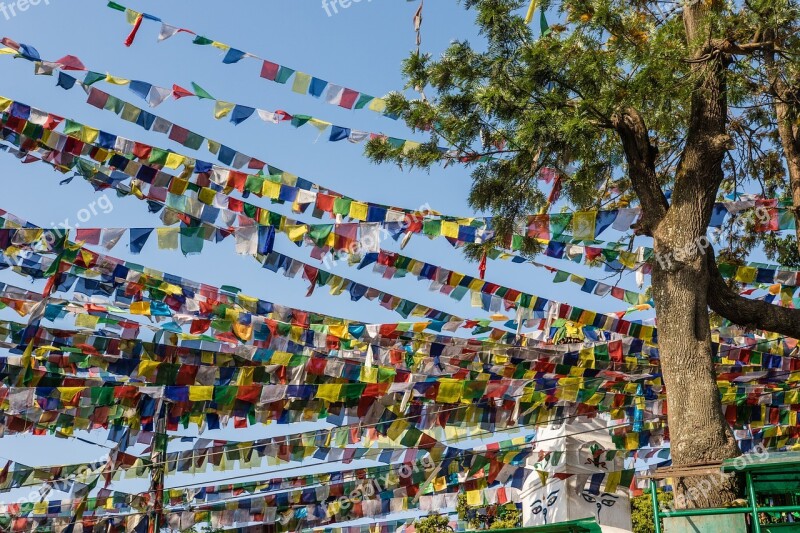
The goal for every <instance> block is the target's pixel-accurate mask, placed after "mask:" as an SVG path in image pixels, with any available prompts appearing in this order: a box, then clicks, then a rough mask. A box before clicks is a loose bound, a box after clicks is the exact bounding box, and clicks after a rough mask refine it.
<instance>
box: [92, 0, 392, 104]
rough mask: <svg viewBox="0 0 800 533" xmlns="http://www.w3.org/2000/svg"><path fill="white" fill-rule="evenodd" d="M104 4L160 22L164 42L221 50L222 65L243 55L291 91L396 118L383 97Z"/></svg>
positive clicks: (134, 19) (134, 17)
mask: <svg viewBox="0 0 800 533" xmlns="http://www.w3.org/2000/svg"><path fill="white" fill-rule="evenodd" d="M108 7H110V8H111V9H114V10H116V11H120V12H122V13H125V15H126V18H127V20H128V22H129V23H131V24H134V25H135V24H136V23H137V21H138V23H139V24H141V20H142V19H146V20H150V21H154V22H160V23H161V31H160V33H159V37H158V40H159V41H164V40H166V39H168V38H170V37H172V36H173V35H175V34H177V33H186V34H189V35H193V36H194V37H193V41H192V42H193V44H196V45H200V46H208V45H210V46H213V47H214V48H216V49H218V50H222V51H224V52H225V57H224V58H223V60H222V62H223V63H224V64H226V65H230V64H235V63H238V62H239V61H241V60H242V59H244V58H248V59H255V60H256V61H259V62H260V63H261V70H260V76H261V77H262V78H264V79H266V80H269V81H272V82H275V83H279V84H281V85H288V86H290V87H291V88H292V91H293V92H296V93H300V94H308V95H310V96H313V97H314V98H318V99H319V98H322V99H324V100H325V102H327V103H328V104H331V105H336V106H339V107H343V108H345V109H369V110H370V111H374V112H376V113H379V114H382V115H384V116H388V117H390V118H393V119H396V118H397V117H396V116H394V115H391V114H388V113H387V112H386V101H385V100H384V99H383V98H377V97H375V96H372V95H369V94H366V93H363V92H360V91H356V90H354V89H349V88H347V87H344V86H341V85H336V84H334V83H330V82H328V81H327V80H324V79H322V78H319V77H316V76H313V75H311V74H307V73H305V72H301V71H298V70H296V69H293V68H289V67H287V66H284V65H279V64H278V63H274V62H272V61H269V60H266V59H262V58H260V57H259V56H258V55H256V54H253V53H250V52H244V51H242V50H239V49H237V48H235V47H232V46H230V45H227V44H224V43H221V42H219V41H216V40H213V39H209V38H207V37H203V36H201V35H199V34H197V33H196V32H194V31H192V30H189V29H185V28H180V27H178V26H173V25H171V24H167V23H166V22H163V21H162V20H161V19H160V18H159V17H157V16H155V15H151V14H148V13H139V12H136V11H133V10H131V9H128V8H127V7H125V6H123V5H121V4H119V3H116V2H109V3H108ZM132 34H133V36H134V37H135V32H132ZM131 42H132V41H131ZM126 44H127V42H126ZM292 78H294V79H293V81H292V83H291V84H289V81H290V80H292Z"/></svg>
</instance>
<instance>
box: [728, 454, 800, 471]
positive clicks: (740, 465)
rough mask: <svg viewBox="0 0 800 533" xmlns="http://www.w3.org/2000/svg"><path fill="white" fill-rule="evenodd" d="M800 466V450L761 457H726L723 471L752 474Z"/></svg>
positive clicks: (790, 469)
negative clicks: (748, 472)
mask: <svg viewBox="0 0 800 533" xmlns="http://www.w3.org/2000/svg"><path fill="white" fill-rule="evenodd" d="M798 467H800V452H771V453H767V454H766V458H764V459H759V458H758V457H756V456H754V455H752V454H751V455H743V456H741V457H736V458H734V459H726V460H725V461H724V462H723V463H722V471H723V472H747V471H750V472H751V473H752V474H757V473H762V472H771V471H780V472H787V471H789V472H790V471H792V470H793V469H796V468H798Z"/></svg>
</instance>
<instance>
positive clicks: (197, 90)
mask: <svg viewBox="0 0 800 533" xmlns="http://www.w3.org/2000/svg"><path fill="white" fill-rule="evenodd" d="M192 89H193V90H194V94H195V95H196V96H197V97H198V98H205V99H206V100H216V98H214V97H213V96H211V95H210V94H208V92H206V90H205V89H203V88H202V87H200V86H199V85H197V84H196V83H195V82H192Z"/></svg>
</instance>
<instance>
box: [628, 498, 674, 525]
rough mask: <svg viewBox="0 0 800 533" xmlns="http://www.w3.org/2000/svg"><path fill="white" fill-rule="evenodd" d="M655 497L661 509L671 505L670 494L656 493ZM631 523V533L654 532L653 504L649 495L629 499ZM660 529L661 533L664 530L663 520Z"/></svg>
mask: <svg viewBox="0 0 800 533" xmlns="http://www.w3.org/2000/svg"><path fill="white" fill-rule="evenodd" d="M657 497H658V504H659V505H660V506H661V508H665V507H669V506H670V504H671V503H672V493H671V492H662V491H658V494H657ZM631 523H632V524H633V533H652V532H653V531H655V530H656V528H655V523H654V522H653V504H652V501H651V499H650V494H649V493H645V494H642V495H641V496H635V497H633V498H631ZM661 529H662V531H663V529H664V524H663V520H662V524H661Z"/></svg>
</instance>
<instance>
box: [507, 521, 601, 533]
mask: <svg viewBox="0 0 800 533" xmlns="http://www.w3.org/2000/svg"><path fill="white" fill-rule="evenodd" d="M492 531H493V532H494V533H498V532H509V533H511V532H514V533H601V529H600V526H599V525H598V524H597V521H596V520H595V519H594V518H583V519H581V520H572V521H570V522H557V523H555V524H547V525H543V526H529V527H511V528H506V529H493V530H492Z"/></svg>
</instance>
